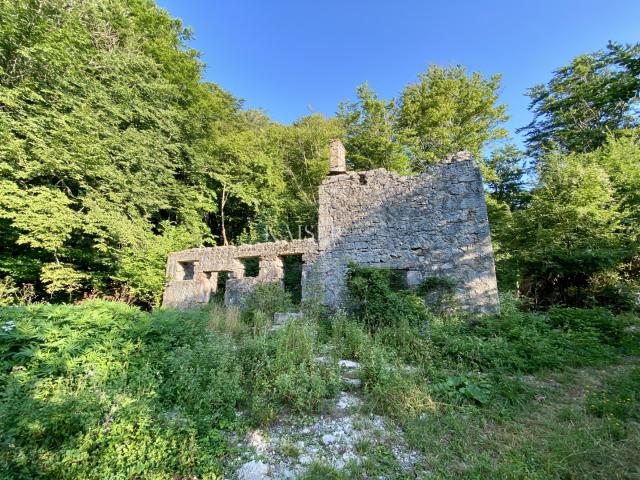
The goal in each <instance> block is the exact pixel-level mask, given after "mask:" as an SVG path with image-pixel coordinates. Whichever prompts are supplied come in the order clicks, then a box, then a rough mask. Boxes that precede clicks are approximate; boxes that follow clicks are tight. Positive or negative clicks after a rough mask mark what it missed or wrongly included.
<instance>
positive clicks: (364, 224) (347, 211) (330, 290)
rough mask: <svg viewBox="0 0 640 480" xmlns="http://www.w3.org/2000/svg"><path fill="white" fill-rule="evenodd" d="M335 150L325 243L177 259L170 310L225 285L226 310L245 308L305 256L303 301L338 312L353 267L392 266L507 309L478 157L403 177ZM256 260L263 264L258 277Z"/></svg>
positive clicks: (475, 306) (209, 251) (227, 249)
mask: <svg viewBox="0 0 640 480" xmlns="http://www.w3.org/2000/svg"><path fill="white" fill-rule="evenodd" d="M331 152H332V158H331V164H330V176H329V177H328V178H326V179H325V180H324V181H323V182H322V184H321V186H320V192H319V212H318V217H319V218H318V238H317V241H316V240H315V239H305V240H293V241H290V242H284V241H281V242H270V243H260V244H256V245H240V246H224V247H213V248H195V249H190V250H185V251H182V252H176V253H172V254H171V255H169V259H168V261H167V278H168V283H167V286H166V289H165V292H164V297H163V305H164V306H169V307H175V308H190V307H193V306H196V305H199V304H204V303H207V302H209V300H210V299H211V298H212V297H213V296H214V295H216V294H219V290H220V289H221V288H224V301H225V304H232V305H233V304H235V305H238V304H240V303H241V301H242V299H243V297H244V296H245V295H246V294H247V293H248V292H250V291H251V290H252V289H253V288H255V286H256V285H257V284H259V283H264V282H281V283H282V282H283V280H284V272H283V260H284V259H285V258H286V257H287V256H291V255H299V256H300V257H301V260H302V263H303V266H302V273H301V276H300V282H301V288H302V296H303V298H305V297H307V298H309V297H311V296H312V295H313V296H316V294H318V293H319V294H320V297H321V298H322V299H323V301H324V303H325V304H326V305H327V306H328V307H330V308H332V309H336V308H339V307H341V306H343V305H344V304H345V300H346V285H345V282H346V272H347V268H348V265H349V263H350V262H354V263H357V264H359V265H363V266H372V267H386V268H390V269H392V270H394V271H395V273H396V274H399V275H400V276H401V277H404V281H405V283H406V285H407V286H415V285H418V284H420V283H421V282H422V281H424V280H425V279H426V278H428V277H445V278H447V279H449V280H452V281H453V282H454V283H455V293H456V296H457V298H458V299H459V300H460V303H461V305H462V306H463V307H464V308H465V309H467V310H469V311H474V312H480V313H492V312H496V311H497V310H498V308H499V302H498V292H497V287H496V276H495V266H494V261H493V251H492V248H491V237H490V233H489V223H488V219H487V208H486V204H485V199H484V193H483V189H482V177H481V173H480V169H479V168H478V166H477V164H476V163H475V161H474V160H473V159H471V158H469V156H468V155H466V154H458V155H454V156H452V157H450V158H448V159H446V160H445V161H444V162H442V163H440V164H438V165H434V166H432V167H430V168H429V169H428V170H427V171H426V172H425V173H423V174H421V175H416V176H401V175H398V174H395V173H392V172H387V171H386V170H384V169H377V170H371V171H367V172H357V173H347V172H346V168H345V162H344V147H342V144H341V143H339V142H333V143H332V145H331ZM248 259H253V260H255V261H257V263H258V268H257V269H256V271H255V272H253V276H251V275H250V274H249V272H248V270H247V260H248ZM221 279H224V280H225V282H221Z"/></svg>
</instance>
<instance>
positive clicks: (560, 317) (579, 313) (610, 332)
mask: <svg viewBox="0 0 640 480" xmlns="http://www.w3.org/2000/svg"><path fill="white" fill-rule="evenodd" d="M548 315H549V321H550V323H551V326H552V327H554V328H561V329H563V330H565V331H575V332H593V333H594V334H596V335H598V336H600V337H601V339H602V341H603V342H604V343H607V344H610V345H618V344H619V343H620V341H621V339H622V337H623V335H624V327H625V326H626V325H625V323H624V322H623V321H622V320H621V317H617V316H616V315H614V314H613V313H611V312H610V311H609V310H607V309H604V308H593V309H584V308H561V307H552V308H551V309H549V312H548Z"/></svg>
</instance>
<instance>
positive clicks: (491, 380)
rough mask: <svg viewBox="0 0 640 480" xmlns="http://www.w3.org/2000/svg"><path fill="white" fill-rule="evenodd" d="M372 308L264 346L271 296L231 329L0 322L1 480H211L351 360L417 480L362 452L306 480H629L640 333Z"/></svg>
mask: <svg viewBox="0 0 640 480" xmlns="http://www.w3.org/2000/svg"><path fill="white" fill-rule="evenodd" d="M374 280H375V281H378V280H379V279H378V278H377V277H374ZM359 288H361V290H360V291H361V292H365V293H364V294H365V295H366V292H367V291H373V290H371V289H367V288H366V282H365V283H364V284H363V283H362V282H361V283H360V284H359ZM375 291H376V296H377V297H376V298H375V299H366V300H367V302H366V304H367V309H368V310H367V312H364V313H363V312H358V311H357V309H356V310H355V312H356V314H354V315H351V316H349V315H346V314H344V313H339V314H338V315H336V316H335V317H333V318H330V319H327V318H319V317H317V316H314V315H308V316H307V318H306V319H305V320H296V321H293V322H291V323H289V324H288V325H287V326H286V327H285V328H282V329H280V330H278V331H276V332H270V331H269V324H270V322H269V321H268V319H269V318H270V317H269V315H267V314H266V313H265V312H264V311H263V310H262V309H263V308H264V309H266V310H272V309H274V308H278V305H280V304H283V303H280V302H281V301H282V302H285V303H286V299H280V300H279V299H278V298H277V297H278V295H279V293H278V292H275V291H269V292H262V293H260V295H263V297H266V298H261V299H255V301H256V305H258V306H256V307H254V308H253V309H251V310H249V311H244V312H238V311H231V310H227V311H225V310H223V309H221V308H220V307H218V306H211V308H209V309H205V310H202V311H196V312H173V311H162V310H159V311H156V312H153V313H145V312H141V311H139V310H137V309H135V308H131V307H128V306H126V305H123V304H118V303H114V302H103V301H91V302H87V303H85V304H81V305H76V306H54V305H31V306H25V307H6V308H3V309H0V327H1V328H0V367H1V374H0V392H1V393H0V425H2V427H1V431H0V435H1V436H0V442H1V446H2V449H1V450H0V477H2V478H12V479H27V478H62V479H64V478H69V479H71V478H100V479H104V478H154V479H156V478H157V479H172V480H173V479H176V478H197V479H214V478H219V477H220V476H221V475H222V474H223V473H226V474H229V473H231V472H223V470H224V468H223V465H225V464H229V460H230V459H233V458H234V457H236V456H237V454H238V452H237V451H236V447H235V446H234V445H232V444H229V442H228V440H227V439H228V438H230V437H234V438H237V436H238V435H243V432H245V431H246V430H247V429H248V428H249V427H252V426H255V425H260V424H265V423H268V422H271V421H273V420H275V419H277V418H278V416H279V415H282V414H284V413H288V414H290V415H291V414H293V415H296V414H303V415H306V414H308V413H312V412H318V411H322V409H323V408H324V405H325V403H326V401H327V399H329V398H332V397H335V395H336V394H337V392H338V391H339V389H340V388H343V387H342V386H341V381H340V373H339V368H338V366H337V360H338V359H352V360H356V361H358V362H359V363H360V365H361V368H360V372H359V376H360V379H361V380H362V397H363V399H364V400H365V407H364V408H365V409H368V410H372V411H375V412H377V413H379V414H382V415H386V416H388V417H392V418H393V419H394V420H395V421H396V422H397V423H398V424H400V425H401V426H402V428H403V430H404V434H405V438H406V440H407V441H408V442H409V445H410V446H411V447H412V448H414V449H416V450H418V451H420V452H421V453H422V456H423V458H424V459H425V460H424V465H421V466H420V469H419V470H416V472H414V473H411V472H406V471H403V470H402V469H400V468H399V466H398V465H397V463H394V461H393V458H392V455H391V454H390V452H389V451H388V450H385V447H384V446H380V445H377V444H375V442H371V443H367V442H364V441H363V442H362V443H361V444H359V445H358V446H357V449H358V451H359V452H361V453H362V458H363V461H362V462H361V463H359V464H355V463H352V464H349V465H347V466H346V467H345V468H344V469H343V470H342V471H335V469H331V467H328V466H326V465H313V466H312V467H311V468H310V469H309V470H308V472H307V474H306V477H305V478H374V477H377V476H380V475H384V476H385V477H386V478H407V476H411V475H415V476H418V473H417V472H418V471H422V472H425V471H426V472H430V474H431V475H430V476H431V477H432V478H477V479H481V478H527V479H528V478H540V479H543V478H544V479H547V478H558V479H565V478H570V479H573V478H575V479H578V478H584V479H587V478H621V479H622V478H638V476H639V475H640V471H639V470H638V468H639V467H638V466H639V465H640V458H638V452H639V451H640V432H639V428H638V422H639V420H640V418H639V411H640V398H639V397H638V392H640V367H639V366H638V360H637V356H638V355H639V354H640V352H639V349H640V341H639V340H640V339H639V337H638V333H637V330H638V329H637V325H638V319H637V317H635V316H634V315H631V314H623V315H614V314H612V313H610V312H609V311H607V310H604V309H588V310H585V309H571V308H554V309H551V310H550V311H548V312H545V313H527V312H523V311H520V310H519V308H518V305H517V304H516V303H515V302H513V301H510V300H509V299H505V301H504V302H503V312H502V314H500V315H496V316H490V317H484V318H475V317H464V316H460V315H457V314H455V313H453V312H452V311H450V310H446V309H444V310H442V313H441V314H440V315H437V316H436V315H434V314H433V313H431V312H430V311H429V310H428V309H425V308H424V307H420V302H418V301H417V300H416V298H415V297H412V296H411V295H412V294H411V293H410V292H404V293H397V292H396V293H394V298H393V300H392V302H393V305H396V306H397V307H398V308H397V309H395V310H393V311H391V313H390V314H388V315H387V314H386V313H385V311H387V312H388V311H389V310H388V309H387V310H385V309H384V308H383V305H384V302H385V301H386V297H385V296H386V293H385V289H384V288H382V289H381V290H380V289H377V290H375ZM405 301H406V302H407V305H404V306H403V305H402V303H403V302H405ZM376 302H380V304H375V303H376ZM260 305H261V306H260ZM420 308H422V310H420ZM312 311H314V312H318V311H319V310H318V309H312ZM398 311H404V312H408V314H407V315H398V314H397V313H398ZM320 356H322V357H323V358H324V360H323V361H321V362H319V361H317V358H318V357H320ZM288 451H289V453H290V455H289V456H291V457H292V458H295V457H296V456H297V455H298V453H299V452H297V450H296V449H295V448H293V447H290V448H288Z"/></svg>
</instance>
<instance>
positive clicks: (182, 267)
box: [177, 262, 196, 280]
mask: <svg viewBox="0 0 640 480" xmlns="http://www.w3.org/2000/svg"><path fill="white" fill-rule="evenodd" d="M195 264H196V262H178V272H177V277H178V280H193V277H194V276H195V271H196V269H195Z"/></svg>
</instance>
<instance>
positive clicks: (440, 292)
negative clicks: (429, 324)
mask: <svg viewBox="0 0 640 480" xmlns="http://www.w3.org/2000/svg"><path fill="white" fill-rule="evenodd" d="M455 288H456V282H455V281H454V280H453V279H451V278H448V277H442V276H429V277H426V278H425V279H424V280H423V281H422V282H421V283H420V285H419V286H418V293H419V294H420V295H421V296H422V297H423V298H424V300H425V303H426V304H427V305H428V306H429V308H430V309H431V310H432V311H434V312H435V313H437V314H443V313H445V312H452V311H454V310H455V309H456V307H457V306H458V301H457V299H456V297H455Z"/></svg>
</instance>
